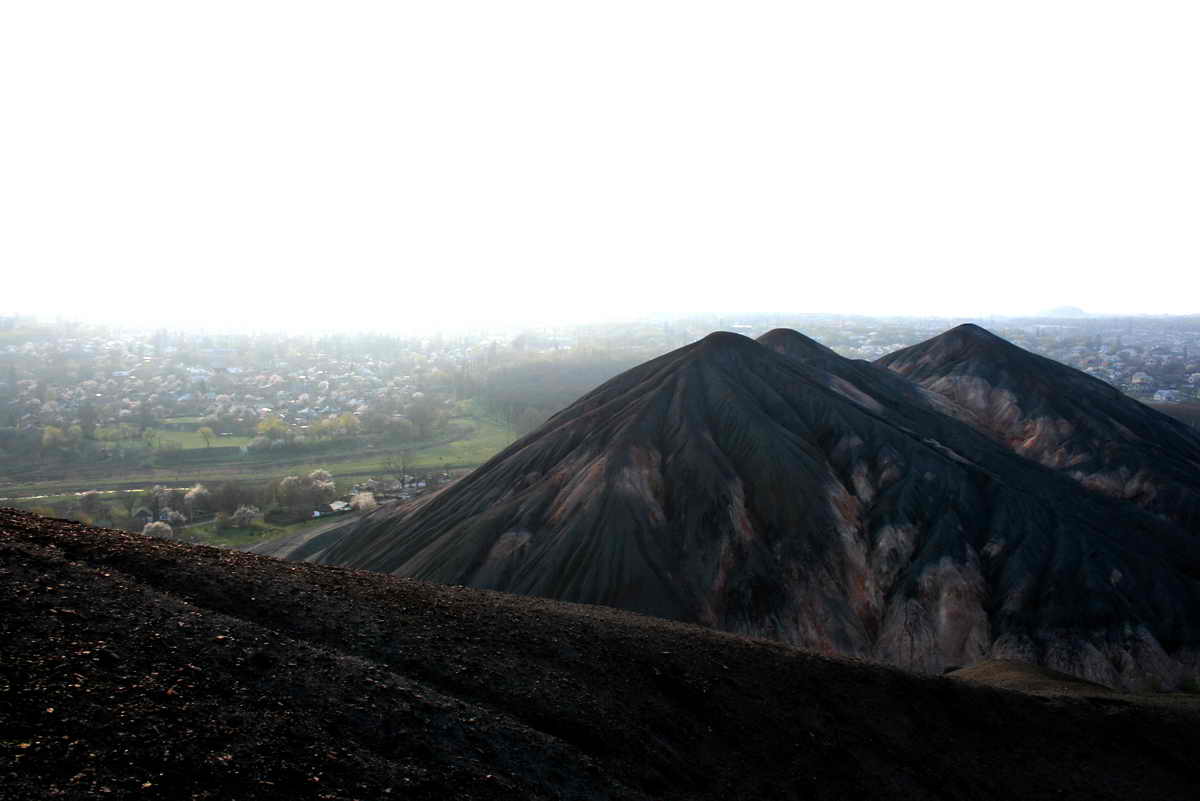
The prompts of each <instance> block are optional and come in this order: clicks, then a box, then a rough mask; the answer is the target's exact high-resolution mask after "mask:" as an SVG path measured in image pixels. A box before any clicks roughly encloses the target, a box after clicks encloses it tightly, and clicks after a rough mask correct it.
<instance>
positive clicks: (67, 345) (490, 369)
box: [0, 314, 1200, 547]
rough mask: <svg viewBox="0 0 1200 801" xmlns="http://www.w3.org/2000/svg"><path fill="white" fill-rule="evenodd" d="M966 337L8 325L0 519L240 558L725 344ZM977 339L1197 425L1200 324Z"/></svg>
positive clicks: (761, 319)
mask: <svg viewBox="0 0 1200 801" xmlns="http://www.w3.org/2000/svg"><path fill="white" fill-rule="evenodd" d="M961 322H966V320H961V319H958V320H956V319H945V318H899V317H897V318H868V317H844V316H834V315H786V314H758V315H727V316H726V315H705V316H694V317H689V318H685V319H670V320H665V319H659V320H648V321H636V322H629V323H623V324H605V325H580V326H573V327H557V328H537V327H524V328H522V327H514V328H512V329H509V330H496V331H479V332H476V333H474V334H470V335H464V334H456V335H436V334H435V335H432V336H423V337H416V336H398V335H388V334H378V333H372V334H365V333H364V334H320V335H307V336H305V335H294V334H292V335H287V334H265V333H264V334H245V333H238V334H232V333H208V332H192V331H172V330H165V329H160V330H153V331H139V330H134V329H116V328H104V327H98V326H90V325H84V324H81V323H73V322H57V323H54V324H45V323H38V322H35V321H33V320H29V319H24V318H19V317H0V504H2V505H15V506H21V507H23V508H27V509H34V510H36V511H39V512H41V513H42V514H46V515H49V516H56V517H67V518H71V519H77V520H83V521H85V522H90V523H95V524H97V525H106V526H110V527H113V528H124V529H127V530H130V531H142V532H144V533H147V534H151V535H156V536H166V537H172V538H176V539H184V540H187V541H193V542H208V543H210V544H217V545H221V546H223V547H252V546H253V545H254V544H255V543H257V542H261V541H265V540H268V539H271V538H274V537H280V536H283V535H289V536H290V535H292V534H293V533H298V534H297V535H298V536H299V535H300V534H304V533H305V532H307V535H308V536H313V535H315V534H316V533H319V532H320V531H322V530H323V528H321V526H324V525H326V523H325V518H326V517H329V516H332V517H333V518H337V517H339V516H342V515H345V514H350V513H358V514H365V513H368V512H369V511H371V510H372V509H374V508H376V506H382V505H385V504H395V503H406V502H408V501H411V500H413V499H414V498H416V497H417V496H419V495H421V494H424V493H426V492H430V491H433V490H434V489H436V488H437V487H439V486H442V485H444V484H445V483H446V482H449V481H452V480H454V479H455V478H456V477H458V476H461V475H464V474H465V473H466V472H468V471H469V470H471V469H473V468H475V467H476V466H478V465H480V464H482V463H484V462H485V461H487V460H488V459H490V458H492V457H493V456H495V455H496V454H497V453H499V452H500V451H501V450H503V449H504V448H505V447H507V446H508V445H509V444H511V443H512V442H513V441H514V440H515V439H516V438H517V437H520V436H522V435H524V434H526V433H529V432H531V431H533V430H534V429H536V428H538V427H539V426H541V425H542V424H543V423H544V422H545V421H546V420H547V419H548V418H549V417H550V416H551V415H553V414H555V413H556V412H557V411H559V410H561V409H563V408H565V407H566V406H568V405H569V404H571V403H572V402H573V401H575V400H576V399H577V398H579V397H580V396H582V395H583V394H584V393H586V392H588V391H590V390H591V389H593V388H595V387H596V386H598V385H600V384H601V383H603V382H604V381H606V380H608V379H609V378H612V377H613V376H615V375H617V374H619V373H621V372H623V371H624V370H627V369H629V368H631V367H634V366H635V365H637V364H640V363H642V362H644V361H646V360H648V359H651V358H653V357H655V356H657V355H660V354H663V353H666V352H667V351H670V350H673V349H674V348H677V347H681V346H683V345H686V344H688V343H691V342H694V341H696V340H698V339H700V338H702V337H704V336H705V335H707V334H709V333H711V332H712V331H716V330H728V331H735V332H738V333H742V334H745V335H746V336H749V337H757V336H760V335H761V334H763V333H765V332H767V331H769V330H771V329H773V328H793V329H796V330H798V331H801V332H803V333H805V334H807V335H808V336H810V337H812V338H813V339H816V340H817V341H819V342H821V343H823V344H825V345H827V346H828V347H830V348H832V349H833V350H835V351H837V352H838V353H840V354H842V355H843V356H847V357H851V358H856V359H864V360H874V359H877V358H879V357H880V356H883V355H884V354H887V353H891V352H893V351H896V350H899V349H901V348H904V347H906V346H908V345H913V344H915V343H918V342H921V341H924V340H926V339H929V338H931V337H934V336H936V335H938V334H940V333H942V332H943V331H946V330H947V329H949V328H951V327H953V326H955V325H957V324H959V323H961ZM973 322H976V323H978V324H980V325H983V326H984V327H986V328H988V329H989V330H991V331H993V332H994V333H996V334H998V335H1000V336H1002V337H1005V338H1006V339H1008V340H1010V341H1011V342H1013V343H1015V344H1017V345H1019V346H1021V347H1022V348H1025V349H1027V350H1030V351H1033V352H1035V353H1038V354H1041V355H1043V356H1046V357H1048V358H1050V359H1054V360H1057V361H1059V362H1062V363H1064V364H1067V365H1070V366H1072V367H1075V368H1078V369H1080V370H1082V371H1084V372H1086V373H1088V374H1089V375H1092V376H1094V377H1095V378H1096V379H1098V380H1100V381H1104V382H1106V383H1108V384H1110V385H1112V386H1113V387H1116V388H1117V389H1119V390H1120V391H1121V392H1124V393H1126V394H1128V395H1130V396H1132V397H1135V398H1138V399H1139V400H1141V401H1143V402H1145V403H1147V404H1149V405H1151V406H1153V407H1154V408H1156V409H1158V410H1159V411H1162V412H1165V413H1167V414H1170V415H1172V416H1174V417H1176V418H1177V419H1179V420H1182V421H1183V422H1185V423H1187V424H1190V425H1192V426H1200V317H1161V318H1152V317H1144V318H1122V319H1105V318H1090V317H1084V318H1078V317H1063V318H1053V317H1049V318H1045V317H1040V318H1029V319H1012V318H1004V319H983V320H974V321H973ZM318 524H320V525H319V526H318ZM332 524H333V523H330V525H332ZM314 526H316V527H315V528H314Z"/></svg>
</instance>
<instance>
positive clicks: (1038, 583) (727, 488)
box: [318, 333, 1200, 686]
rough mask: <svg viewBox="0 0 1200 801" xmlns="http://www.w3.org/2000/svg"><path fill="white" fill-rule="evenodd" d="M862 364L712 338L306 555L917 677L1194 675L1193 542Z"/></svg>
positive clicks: (1199, 547)
mask: <svg viewBox="0 0 1200 801" xmlns="http://www.w3.org/2000/svg"><path fill="white" fill-rule="evenodd" d="M834 358H837V357H836V355H834ZM843 361H844V360H843ZM858 369H862V370H865V371H868V372H869V373H870V374H871V375H872V376H873V378H874V383H873V384H870V383H869V382H866V381H863V380H859V381H858V383H855V382H854V381H851V380H849V379H845V378H843V379H840V380H842V381H843V383H844V384H845V386H843V387H841V388H840V391H838V390H836V389H832V388H830V386H829V384H830V383H831V381H830V379H829V377H828V375H826V374H825V372H823V371H820V370H816V369H815V368H814V367H813V366H812V365H809V364H803V363H800V362H798V361H796V360H795V359H794V358H791V357H785V356H782V355H779V354H777V353H774V352H772V351H771V350H770V349H768V348H765V347H763V346H761V345H759V344H757V343H755V342H754V341H752V340H749V339H747V338H745V337H741V336H738V335H735V334H725V333H720V334H713V335H710V336H709V337H706V338H705V339H703V340H701V341H700V342H697V343H695V344H693V345H690V346H687V347H685V348H681V349H679V350H677V351H674V352H672V353H669V354H666V355H665V356H662V357H660V358H658V359H655V360H653V361H650V362H647V363H646V364H644V365H641V366H640V367H637V368H635V369H633V370H630V371H628V372H626V373H624V374H622V375H620V376H618V377H617V378H615V379H613V380H611V381H609V382H607V383H606V384H604V385H603V386H601V387H599V388H598V389H596V390H595V391H593V392H591V393H589V394H588V395H586V396H584V397H583V398H581V399H580V400H579V401H578V402H577V403H575V404H574V405H572V406H571V407H569V408H568V409H566V410H564V411H563V412H561V413H559V414H558V415H556V416H555V417H553V418H551V420H550V421H548V422H547V424H546V425H545V426H544V427H543V428H541V429H539V430H538V431H536V432H534V433H533V434H531V435H529V436H528V437H526V438H524V439H522V440H520V441H518V442H517V443H514V444H513V445H512V446H511V447H509V448H508V449H507V450H505V451H504V452H502V453H501V454H499V455H497V456H496V457H495V458H494V459H493V460H491V461H490V462H489V463H487V464H486V465H484V466H483V467H481V468H479V469H478V470H476V471H475V472H474V473H473V474H471V475H470V476H468V477H467V478H465V479H463V480H462V481H460V482H459V483H457V484H455V485H453V486H452V487H449V488H447V489H446V490H444V491H443V492H441V493H439V494H438V495H436V496H433V497H431V498H430V499H428V500H427V501H425V502H424V503H422V504H420V505H419V506H417V507H416V508H410V509H408V510H404V511H403V512H400V513H394V512H389V511H383V512H380V513H377V514H375V515H372V516H370V517H368V518H365V519H364V520H363V521H362V522H361V523H360V524H358V525H357V526H355V527H354V528H352V529H350V530H348V531H347V532H346V533H345V535H344V536H343V537H342V538H341V539H340V540H339V541H337V542H336V544H333V545H332V546H330V547H329V548H328V549H327V550H325V551H324V552H323V553H321V554H320V555H319V557H318V558H319V560H320V561H322V562H325V563H328V564H339V565H344V566H349V567H359V568H368V569H372V570H380V571H384V572H392V573H396V574H398V575H404V576H410V577H414V578H420V579H427V580H433V581H439V582H443V583H447V584H464V585H468V586H473V587H482V588H489V589H500V590H504V591H508V592H516V593H521V594H528V595H539V596H545V597H550V598H557V599H560V600H568V601H579V602H585V603H597V604H605V605H609V606H614V607H620V608H625V609H631V610H634V611H638V612H644V613H647V614H652V615H657V616H661V617H667V618H674V619H679V620H685V621H695V622H698V623H702V624H704V625H707V626H712V627H715V628H719V629H724V630H726V631H732V632H738V633H743V634H750V635H754V636H762V637H768V638H772V639H776V640H779V641H782V642H785V643H791V644H796V645H801V646H804V647H808V648H814V649H817V650H820V651H824V652H827V653H841V654H851V655H860V656H867V657H872V658H878V659H883V660H887V661H890V662H894V663H897V664H900V665H904V666H907V667H911V668H915V669H920V670H926V671H934V672H936V671H941V670H942V669H943V668H945V667H947V666H956V665H968V664H972V663H974V662H976V661H979V660H980V659H984V658H989V657H991V658H1016V659H1022V660H1025V661H1031V662H1040V663H1044V664H1046V665H1047V666H1049V667H1053V668H1056V669H1059V670H1063V671H1066V672H1070V673H1074V674H1077V675H1081V676H1083V677H1086V678H1089V679H1091V680H1094V681H1100V682H1103V683H1106V684H1110V685H1125V686H1141V685H1145V684H1148V683H1151V682H1159V683H1162V684H1164V685H1166V686H1176V685H1178V684H1179V683H1180V682H1181V681H1183V680H1184V679H1185V678H1187V677H1188V676H1190V675H1191V674H1193V673H1194V672H1195V670H1196V665H1197V661H1198V659H1200V655H1198V646H1200V543H1197V542H1196V541H1195V540H1192V539H1190V538H1187V537H1185V536H1183V535H1182V534H1180V533H1179V532H1178V531H1176V530H1175V529H1174V528H1173V527H1172V526H1170V525H1169V524H1167V523H1165V522H1163V521H1159V520H1157V519H1155V518H1153V517H1151V516H1149V515H1146V514H1145V513H1143V512H1141V511H1140V510H1138V509H1137V508H1136V507H1133V506H1131V505H1128V504H1120V503H1116V502H1113V501H1109V500H1107V499H1104V498H1101V497H1099V496H1093V495H1092V494H1091V493H1088V492H1086V491H1083V490H1081V489H1080V488H1079V487H1078V486H1077V485H1075V484H1074V483H1073V482H1071V481H1069V480H1067V479H1065V478H1061V477H1059V476H1057V475H1056V474H1055V473H1053V472H1052V471H1049V470H1046V469H1044V468H1042V467H1040V466H1039V465H1036V464H1034V463H1031V462H1029V461H1028V460H1026V459H1022V458H1020V457H1017V456H1015V455H1013V454H1011V453H1010V452H1008V451H1006V450H1005V449H1004V448H1002V447H1000V446H998V445H996V444H995V443H993V442H991V441H990V440H989V439H987V438H986V437H984V436H982V435H981V434H979V433H978V432H976V431H975V430H974V429H972V428H970V427H969V426H967V425H964V424H962V423H961V422H958V421H956V420H954V419H952V418H951V417H948V416H947V415H945V414H942V413H940V412H938V411H936V410H935V409H934V408H932V407H931V406H930V405H928V404H927V403H926V402H925V395H924V394H923V393H920V392H919V391H917V390H915V389H912V390H910V391H908V392H907V394H905V393H904V392H900V391H898V390H896V389H894V388H889V386H888V385H890V384H895V383H896V382H898V381H900V379H896V378H893V377H890V376H887V375H886V374H885V373H882V371H876V370H874V369H873V368H867V367H865V366H861V367H860V368H858ZM906 386H907V384H906ZM847 392H849V393H851V394H852V395H856V399H855V400H851V399H850V398H849V397H848V396H847V394H846V393H847Z"/></svg>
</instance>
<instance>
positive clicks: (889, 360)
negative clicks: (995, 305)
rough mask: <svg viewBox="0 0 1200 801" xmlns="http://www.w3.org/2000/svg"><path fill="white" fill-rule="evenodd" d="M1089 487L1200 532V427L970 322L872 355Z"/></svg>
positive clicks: (992, 432)
mask: <svg viewBox="0 0 1200 801" xmlns="http://www.w3.org/2000/svg"><path fill="white" fill-rule="evenodd" d="M876 364H877V365H879V366H881V367H886V368H887V369H889V370H892V371H894V372H896V373H898V374H899V375H902V376H904V377H906V378H908V379H911V380H912V381H915V382H917V383H919V384H921V385H922V386H924V387H925V388H927V389H929V390H932V391H934V392H937V393H939V394H941V395H944V396H945V397H946V398H948V399H949V400H951V401H952V402H954V403H955V404H957V405H959V406H961V407H964V408H966V409H969V410H970V411H971V412H972V413H973V414H974V415H975V417H976V420H977V421H978V425H979V428H980V430H983V431H986V432H987V433H988V434H990V435H991V436H992V437H994V438H995V439H996V440H998V441H999V442H1001V443H1003V444H1005V445H1006V446H1008V447H1009V448H1011V449H1012V450H1013V451H1015V452H1016V453H1019V454H1021V455H1022V456H1026V457H1028V458H1030V459H1034V460H1036V461H1038V462H1040V463H1042V464H1044V465H1047V466H1049V467H1052V468H1054V469H1056V470H1059V471H1062V472H1063V473H1065V474H1067V475H1070V476H1071V477H1072V478H1074V479H1075V480H1077V481H1078V482H1079V483H1081V484H1083V485H1084V486H1085V487H1088V488H1090V489H1093V490H1096V491H1098V492H1101V493H1104V494H1106V495H1109V496H1112V497H1115V498H1121V499H1124V500H1129V501H1133V502H1134V503H1136V504H1138V505H1139V506H1141V507H1143V508H1145V509H1147V510H1149V511H1152V512H1154V513H1156V514H1159V515H1162V516H1164V517H1167V518H1170V519H1171V520H1173V521H1175V522H1176V523H1178V524H1179V525H1180V526H1182V527H1183V528H1184V529H1185V530H1187V531H1189V532H1192V533H1193V534H1200V433H1198V432H1196V431H1194V430H1191V429H1189V428H1188V427H1187V426H1186V425H1183V424H1182V423H1180V422H1179V421H1177V420H1174V419H1172V418H1170V417H1168V416H1166V415H1164V414H1160V413H1159V412H1156V411H1154V410H1153V409H1151V408H1149V407H1147V406H1146V405H1145V404H1142V403H1139V402H1138V401H1136V400H1134V399H1132V398H1129V397H1126V396H1125V395H1123V394H1121V392H1119V391H1118V390H1117V389H1115V388H1113V387H1111V386H1109V385H1108V384H1105V383H1104V382H1103V381H1100V380H1098V379H1096V378H1092V377H1091V376H1089V375H1087V374H1086V373H1083V372H1080V371H1079V370H1076V369H1074V368H1071V367H1067V366H1066V365H1063V364H1059V363H1058V362H1055V361H1053V360H1051V359H1047V358H1045V357H1043V356H1038V355H1037V354H1034V353H1030V352H1028V351H1026V350H1024V349H1022V348H1019V347H1017V346H1016V345H1013V344H1012V343H1010V342H1008V341H1006V340H1004V339H1001V338H1000V337H998V336H996V335H994V334H992V333H990V332H988V331H986V330H985V329H983V328H980V327H979V326H977V325H972V324H966V325H960V326H958V327H957V328H953V329H951V330H950V331H947V332H946V333H944V334H941V335H939V336H936V337H934V338H933V339H930V340H927V341H925V342H922V343H919V344H917V345H913V346H912V347H909V348H905V349H903V350H899V351H896V352H895V353H892V354H889V355H887V356H884V357H883V358H882V359H879V360H878V361H877V362H876Z"/></svg>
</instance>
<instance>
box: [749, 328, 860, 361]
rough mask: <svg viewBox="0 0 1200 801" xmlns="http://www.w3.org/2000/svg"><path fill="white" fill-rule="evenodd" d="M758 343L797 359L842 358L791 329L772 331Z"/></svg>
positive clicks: (759, 339) (761, 337)
mask: <svg viewBox="0 0 1200 801" xmlns="http://www.w3.org/2000/svg"><path fill="white" fill-rule="evenodd" d="M758 342H759V343H761V344H763V345H766V346H767V347H768V348H771V349H773V350H775V351H776V352H778V353H782V354H783V355H785V356H791V357H793V358H797V359H806V358H830V357H835V358H839V359H840V358H842V357H841V356H838V354H837V353H835V352H834V351H833V350H832V349H831V348H829V347H827V346H825V345H822V344H821V343H820V342H817V341H816V340H815V339H813V338H812V337H809V336H806V335H804V334H801V333H800V332H799V331H795V330H793V329H791V328H775V329H772V330H770V331H768V332H767V333H765V334H763V335H762V336H760V337H759V338H758Z"/></svg>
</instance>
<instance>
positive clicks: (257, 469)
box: [0, 417, 512, 505]
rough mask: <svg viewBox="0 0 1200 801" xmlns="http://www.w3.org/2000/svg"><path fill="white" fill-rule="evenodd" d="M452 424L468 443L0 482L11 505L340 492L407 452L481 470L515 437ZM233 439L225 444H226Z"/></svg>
mask: <svg viewBox="0 0 1200 801" xmlns="http://www.w3.org/2000/svg"><path fill="white" fill-rule="evenodd" d="M452 422H458V423H470V424H471V425H472V426H474V432H473V434H472V435H471V436H470V437H469V438H466V439H461V440H456V441H452V442H426V443H419V442H418V443H412V444H405V445H402V446H401V445H381V446H372V445H370V444H365V445H364V444H363V443H361V442H356V443H350V444H349V447H348V449H347V450H344V451H324V452H321V453H305V452H304V451H300V452H290V453H287V454H284V455H280V456H278V457H276V458H269V457H268V458H257V457H253V456H246V457H241V458H238V459H236V460H227V461H221V462H214V463H209V464H196V465H179V466H171V467H154V468H142V467H129V468H126V469H122V467H121V466H119V465H88V466H78V467H76V466H64V467H63V468H62V469H61V478H58V477H56V478H47V479H44V480H33V481H22V480H20V479H18V480H15V481H11V482H7V483H0V498H4V499H7V500H6V503H7V504H10V505H12V504H16V505H28V503H23V501H28V502H29V503H36V504H37V505H45V504H47V503H53V502H56V501H66V500H70V497H71V496H73V495H74V494H75V493H78V492H83V491H85V490H100V491H113V492H120V491H129V490H140V489H143V488H146V487H151V486H153V485H155V484H166V485H170V486H174V487H186V486H191V485H192V484H195V483H198V482H199V483H214V482H219V481H225V480H230V479H238V480H243V481H269V480H272V479H276V478H281V477H283V476H286V475H297V474H302V473H308V472H311V471H313V470H317V469H324V470H328V471H329V472H330V473H332V474H333V475H334V477H335V478H338V479H342V478H345V479H349V481H342V480H339V482H338V484H339V491H340V490H342V489H343V487H345V488H348V485H349V484H350V483H353V481H354V480H356V479H359V478H366V477H369V476H371V475H382V474H383V472H384V465H385V463H386V462H388V461H389V459H392V460H394V459H397V458H398V457H399V454H400V453H401V452H403V451H407V452H408V453H409V467H410V468H412V469H435V468H436V469H456V468H472V467H477V466H478V465H480V464H482V463H483V462H485V461H487V460H488V459H490V458H491V457H492V456H494V455H495V454H496V453H498V452H499V451H500V450H502V449H503V448H504V447H506V446H507V445H508V444H509V443H510V442H511V441H512V436H511V435H510V434H509V433H508V431H507V430H506V429H505V428H504V427H503V426H501V425H499V424H497V423H495V422H493V421H491V420H488V419H486V418H478V417H477V418H459V419H457V420H454V421H452ZM164 436H171V437H188V436H196V435H192V434H188V433H185V432H164ZM230 439H235V438H230V437H225V438H223V439H222V443H221V444H228V443H229V440H230Z"/></svg>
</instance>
